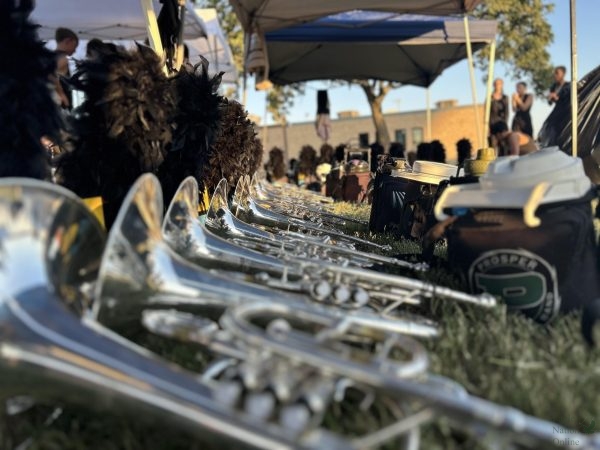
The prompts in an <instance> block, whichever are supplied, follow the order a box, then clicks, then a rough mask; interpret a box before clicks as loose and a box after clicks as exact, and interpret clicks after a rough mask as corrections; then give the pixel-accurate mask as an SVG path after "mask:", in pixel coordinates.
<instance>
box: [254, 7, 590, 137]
mask: <svg viewBox="0 0 600 450" xmlns="http://www.w3.org/2000/svg"><path fill="white" fill-rule="evenodd" d="M569 3H570V1H569V0H554V4H555V7H554V11H553V12H552V13H551V14H549V16H548V20H549V22H550V25H551V26H552V30H553V32H554V42H553V43H552V44H551V45H550V47H549V49H548V50H549V53H550V58H551V60H550V62H551V64H552V65H554V66H557V65H564V66H566V67H567V79H569V80H570V79H571V76H570V67H571V55H570V48H571V43H570V28H569V25H570V18H569ZM576 20H577V53H578V73H579V78H581V77H582V76H584V75H585V74H587V73H588V72H590V71H591V70H592V69H593V68H595V67H596V66H597V65H598V64H600V51H599V49H598V45H599V44H598V30H597V28H598V26H600V0H577V8H576ZM486 76H487V73H483V72H482V71H479V70H477V69H476V70H475V81H476V82H477V100H478V102H479V103H482V102H483V101H484V100H485V95H486V86H485V83H484V78H485V77H486ZM497 77H499V78H503V79H504V92H505V93H506V94H507V95H508V96H509V97H510V95H511V94H512V93H514V91H515V84H516V82H517V81H518V80H517V79H515V78H514V76H513V75H512V74H511V69H510V67H508V66H507V65H505V64H502V63H499V64H496V68H495V71H494V78H497ZM248 86H249V88H248V93H247V102H246V105H247V108H248V111H249V113H250V114H254V115H257V116H259V117H261V118H262V123H264V121H265V120H264V117H265V93H264V92H257V91H255V90H254V81H253V80H252V79H250V80H249V83H248ZM318 89H328V95H329V103H330V109H331V116H332V118H335V117H337V112H338V111H344V110H358V111H359V113H360V115H370V113H371V112H370V108H369V104H368V102H367V100H366V97H365V94H364V92H363V91H362V90H361V89H360V88H358V87H354V86H352V87H350V86H342V87H336V88H330V83H329V82H326V81H325V82H310V83H307V84H306V92H305V94H304V95H303V96H298V97H296V99H295V102H294V106H293V107H292V108H291V111H290V116H289V118H288V120H289V122H291V123H294V122H306V121H312V120H314V119H315V116H316V111H317V90H318ZM450 98H454V99H457V100H458V103H459V105H468V104H472V96H471V85H470V78H469V69H468V64H467V62H466V60H465V61H463V62H460V63H458V64H455V65H454V66H452V67H450V68H449V69H446V71H444V72H443V73H442V75H441V76H440V77H439V78H438V79H437V80H436V81H435V82H434V83H433V84H432V85H431V87H430V99H431V100H430V101H431V106H432V108H433V107H434V106H435V102H437V101H440V100H448V99H450ZM425 106H426V90H425V89H424V88H420V87H412V86H404V87H400V88H398V89H395V90H393V91H391V92H390V93H389V94H388V95H387V97H386V98H385V100H384V103H383V109H384V112H392V111H394V112H406V111H415V110H423V109H425ZM550 111H551V106H549V105H548V103H547V102H546V101H545V99H543V98H536V99H535V101H534V103H533V106H532V110H531V114H532V118H533V127H534V134H537V132H538V131H539V130H540V128H541V126H542V123H543V122H544V120H545V118H546V117H547V116H548V114H549V113H550ZM511 117H512V116H511ZM268 123H272V120H271V118H270V117H269V118H268ZM433 138H435V136H433Z"/></svg>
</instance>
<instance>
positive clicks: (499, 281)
mask: <svg viewBox="0 0 600 450" xmlns="http://www.w3.org/2000/svg"><path fill="white" fill-rule="evenodd" d="M469 283H470V285H471V289H473V290H475V291H485V292H488V293H490V294H492V295H494V296H496V297H500V298H502V299H503V300H504V302H505V303H506V304H507V306H508V308H509V309H518V310H522V311H523V312H524V313H525V314H527V315H528V316H530V317H532V318H533V319H535V320H537V321H539V322H547V321H549V320H551V319H552V318H554V317H555V316H556V314H557V313H558V310H559V308H560V295H559V293H558V281H557V277H556V270H555V268H554V267H552V266H551V265H550V264H549V263H548V262H547V261H546V260H545V259H543V258H541V257H540V256H538V255H536V254H535V253H531V252H529V251H527V250H524V249H497V250H491V251H489V252H485V253H483V254H482V255H480V256H479V258H477V259H476V260H475V261H474V262H473V263H472V264H471V267H470V268H469Z"/></svg>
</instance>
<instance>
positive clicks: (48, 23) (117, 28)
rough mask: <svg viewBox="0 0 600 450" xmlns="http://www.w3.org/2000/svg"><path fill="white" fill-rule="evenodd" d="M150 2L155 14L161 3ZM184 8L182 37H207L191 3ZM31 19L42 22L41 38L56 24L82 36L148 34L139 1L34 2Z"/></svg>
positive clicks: (137, 36)
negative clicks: (185, 9)
mask: <svg viewBox="0 0 600 450" xmlns="http://www.w3.org/2000/svg"><path fill="white" fill-rule="evenodd" d="M152 3H153V6H154V11H155V12H156V14H157V15H158V12H159V11H160V8H161V4H160V2H159V1H158V0H153V1H152ZM186 8H187V11H186V15H185V17H186V19H185V24H184V26H185V28H184V38H185V39H194V38H198V37H202V36H206V30H204V28H203V25H202V23H201V22H200V21H199V20H198V18H197V16H196V14H194V12H193V11H194V6H193V4H192V3H191V2H189V1H186ZM31 19H32V21H33V22H37V23H39V24H40V25H41V26H40V29H39V31H38V34H39V36H40V39H42V40H50V39H54V32H55V30H56V29H57V28H58V27H66V28H70V29H72V30H73V31H75V33H77V35H78V36H79V37H80V38H81V39H92V38H98V39H102V40H107V41H113V40H136V41H143V40H144V39H146V37H147V36H148V34H147V31H146V21H145V19H144V14H143V13H142V7H141V4H140V0H101V1H99V0H52V1H48V0H44V1H37V2H36V5H35V9H34V10H33V13H32V14H31Z"/></svg>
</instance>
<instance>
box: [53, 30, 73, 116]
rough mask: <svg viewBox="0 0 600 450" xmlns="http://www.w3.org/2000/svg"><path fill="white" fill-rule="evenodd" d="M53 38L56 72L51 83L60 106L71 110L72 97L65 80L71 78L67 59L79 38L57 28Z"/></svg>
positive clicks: (70, 31) (69, 31)
mask: <svg viewBox="0 0 600 450" xmlns="http://www.w3.org/2000/svg"><path fill="white" fill-rule="evenodd" d="M54 38H55V40H56V72H55V79H54V80H53V82H54V85H55V87H56V94H57V95H58V100H59V102H60V106H61V107H62V108H64V109H71V107H72V105H73V96H72V92H71V88H70V87H69V85H68V84H67V83H66V82H65V80H68V79H69V77H70V76H71V71H70V70H69V59H68V57H69V56H71V55H72V54H73V53H75V50H77V46H78V45H79V38H78V37H77V34H75V32H74V31H73V30H70V29H68V28H57V29H56V32H55V33H54Z"/></svg>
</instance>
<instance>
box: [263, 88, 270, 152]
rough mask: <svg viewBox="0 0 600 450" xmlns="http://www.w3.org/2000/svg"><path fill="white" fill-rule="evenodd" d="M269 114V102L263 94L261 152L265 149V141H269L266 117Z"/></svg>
mask: <svg viewBox="0 0 600 450" xmlns="http://www.w3.org/2000/svg"><path fill="white" fill-rule="evenodd" d="M268 113H269V101H268V100H267V95H266V93H265V115H264V117H263V122H264V125H263V150H266V149H267V139H269V128H268V127H267V117H268V116H267V115H268Z"/></svg>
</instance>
